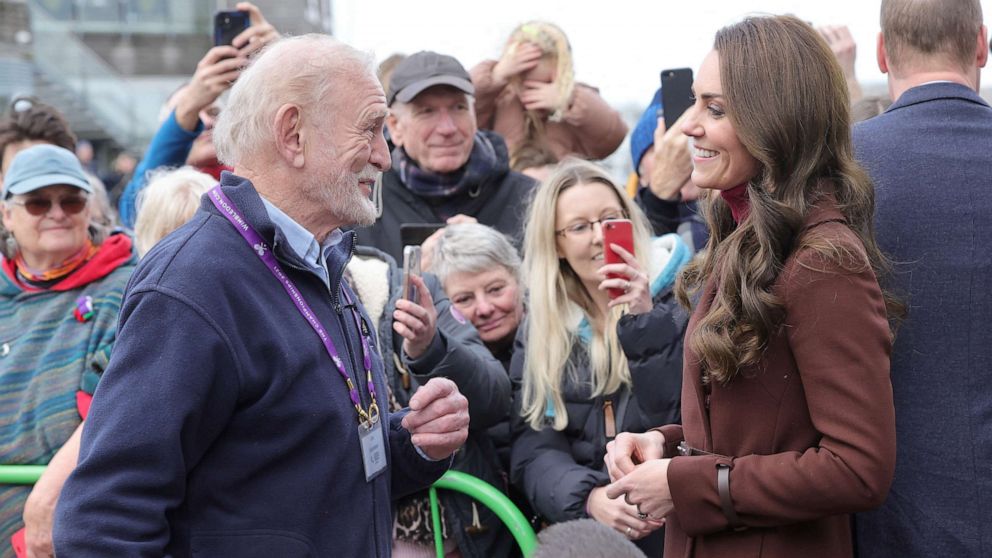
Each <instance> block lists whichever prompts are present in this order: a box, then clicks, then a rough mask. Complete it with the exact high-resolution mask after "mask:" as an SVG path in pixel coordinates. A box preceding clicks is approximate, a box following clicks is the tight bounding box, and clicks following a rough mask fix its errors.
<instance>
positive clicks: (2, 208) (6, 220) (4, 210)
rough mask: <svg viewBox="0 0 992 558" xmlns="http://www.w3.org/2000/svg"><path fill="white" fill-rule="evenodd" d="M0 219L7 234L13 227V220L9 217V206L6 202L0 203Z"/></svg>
mask: <svg viewBox="0 0 992 558" xmlns="http://www.w3.org/2000/svg"><path fill="white" fill-rule="evenodd" d="M0 218H2V220H3V227H4V228H5V229H7V231H8V232H9V231H10V230H11V228H12V227H13V226H14V220H13V217H12V216H11V210H10V204H9V203H7V202H0Z"/></svg>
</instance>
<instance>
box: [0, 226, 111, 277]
mask: <svg viewBox="0 0 992 558" xmlns="http://www.w3.org/2000/svg"><path fill="white" fill-rule="evenodd" d="M97 250H99V247H98V246H94V245H93V241H92V240H90V239H89V237H87V238H86V243H85V244H83V247H82V248H80V250H79V251H78V252H76V253H75V254H74V255H72V256H71V257H69V259H67V260H65V261H63V262H62V263H60V264H58V265H57V266H55V267H53V268H51V269H46V270H42V271H39V270H37V269H34V268H32V267H31V266H29V265H28V264H27V262H25V261H24V254H23V252H21V251H18V252H17V255H16V256H14V264H15V265H16V266H17V273H18V275H20V276H21V278H23V279H24V280H25V281H27V282H29V283H35V284H44V283H50V282H52V281H55V280H57V279H61V278H63V277H65V276H66V275H69V274H70V273H72V272H73V271H76V270H77V269H79V267H80V266H81V265H83V264H84V263H86V262H87V261H89V259H90V258H92V257H93V255H94V254H96V253H97Z"/></svg>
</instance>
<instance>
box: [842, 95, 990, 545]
mask: <svg viewBox="0 0 992 558" xmlns="http://www.w3.org/2000/svg"><path fill="white" fill-rule="evenodd" d="M854 145H855V151H856V155H857V158H858V160H859V161H860V162H861V164H862V165H864V166H865V168H866V169H867V170H868V172H869V174H870V175H871V178H872V180H873V181H874V183H875V188H876V211H875V226H876V231H877V235H878V241H879V243H880V245H881V247H882V249H883V250H884V251H885V252H886V253H887V254H888V255H889V256H890V257H891V258H892V259H893V260H894V261H895V274H894V276H893V278H892V283H891V285H892V286H895V287H896V288H897V294H900V295H901V296H902V297H903V298H904V300H905V302H907V303H908V306H909V316H908V319H907V320H906V321H905V322H904V323H903V325H902V327H901V328H900V329H899V331H898V334H897V337H896V341H895V345H894V348H893V351H894V352H893V355H892V388H893V394H894V398H895V408H896V440H897V463H896V476H895V481H894V482H893V484H892V489H891V492H890V493H889V497H888V500H887V501H886V503H885V504H884V505H883V506H882V507H881V508H880V509H878V510H876V511H873V512H869V513H863V514H860V515H859V516H858V517H857V518H856V524H857V543H858V551H859V554H860V555H861V556H864V557H872V558H876V557H888V556H892V557H897V556H898V557H903V556H975V557H977V556H992V328H990V327H989V323H988V322H989V320H990V319H992V107H990V106H989V105H988V104H987V103H986V102H985V101H984V100H982V98H981V97H979V96H978V95H977V94H975V92H974V91H973V90H971V89H969V88H967V87H965V86H963V85H959V84H956V83H948V82H941V83H931V84H926V85H920V86H918V87H914V88H912V89H910V90H908V91H906V92H905V93H903V95H902V96H901V97H899V99H898V100H897V101H896V102H895V103H894V104H893V105H892V106H891V107H889V109H888V110H887V111H885V113H883V114H881V115H879V116H877V117H875V118H872V119H870V120H867V121H865V122H862V123H860V124H858V125H856V126H855V127H854Z"/></svg>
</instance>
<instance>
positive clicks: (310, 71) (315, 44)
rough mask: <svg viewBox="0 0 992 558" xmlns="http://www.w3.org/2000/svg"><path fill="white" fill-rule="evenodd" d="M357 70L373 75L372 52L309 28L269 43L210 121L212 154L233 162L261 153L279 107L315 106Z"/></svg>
mask: <svg viewBox="0 0 992 558" xmlns="http://www.w3.org/2000/svg"><path fill="white" fill-rule="evenodd" d="M356 70H357V71H359V72H361V71H364V72H368V75H369V76H371V77H373V78H375V58H374V57H373V56H372V55H371V54H370V53H367V52H362V51H360V50H357V49H355V48H353V47H350V46H348V45H346V44H344V43H342V42H340V41H338V40H336V39H333V38H331V37H330V36H329V35H321V34H317V33H310V34H307V35H300V36H298V37H290V38H283V39H279V40H276V41H274V42H273V43H271V44H269V45H268V46H266V47H265V48H264V49H263V50H262V51H261V52H260V53H259V54H258V55H257V56H255V57H254V58H253V59H252V60H251V61H250V62H249V64H248V66H247V67H246V68H245V70H244V71H243V72H241V75H240V76H239V77H238V80H237V81H236V82H235V83H234V87H232V88H231V93H230V96H229V97H228V102H227V107H226V108H225V110H224V111H223V112H221V114H220V116H219V117H218V119H217V123H216V124H215V125H214V131H213V134H214V136H213V140H214V147H215V148H216V149H217V159H218V160H219V161H221V162H223V163H226V164H228V165H231V166H237V165H238V164H239V163H240V162H241V161H242V160H245V159H248V158H250V157H252V156H254V155H257V154H259V153H261V152H262V151H263V150H264V149H265V147H266V144H267V143H269V142H271V141H272V135H273V128H272V125H273V120H274V118H275V114H276V112H277V111H278V110H279V107H281V106H282V105H284V104H286V103H293V104H296V105H299V106H300V107H302V108H304V109H306V108H310V107H316V106H318V104H319V103H320V102H321V101H324V100H325V99H326V97H327V95H329V94H330V93H331V92H333V91H334V86H335V85H347V84H348V83H349V82H350V81H351V80H353V78H354V73H355V72H356Z"/></svg>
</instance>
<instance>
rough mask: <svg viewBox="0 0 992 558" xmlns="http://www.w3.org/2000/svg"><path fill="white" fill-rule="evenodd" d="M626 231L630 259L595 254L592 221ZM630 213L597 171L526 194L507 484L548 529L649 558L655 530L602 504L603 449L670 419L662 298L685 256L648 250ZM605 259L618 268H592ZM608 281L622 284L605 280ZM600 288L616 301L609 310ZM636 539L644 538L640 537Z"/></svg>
mask: <svg viewBox="0 0 992 558" xmlns="http://www.w3.org/2000/svg"><path fill="white" fill-rule="evenodd" d="M624 217H626V218H628V219H630V220H631V221H632V222H633V225H634V226H633V229H634V252H635V253H634V254H630V253H628V252H627V251H625V250H623V249H622V248H620V247H619V246H616V245H610V246H604V244H603V234H602V222H603V221H604V220H607V219H613V218H624ZM648 231H649V228H648V224H647V222H646V220H645V218H644V216H643V214H642V213H641V211H640V209H638V208H637V207H636V206H635V205H634V204H633V202H631V200H630V199H629V198H627V196H625V195H624V193H623V190H621V188H620V187H619V186H618V185H617V184H616V183H614V182H613V181H612V180H611V179H610V178H609V176H608V175H607V174H606V173H605V172H604V171H603V170H602V169H600V168H599V167H598V166H596V165H595V164H593V163H589V162H586V161H578V160H570V161H567V162H565V163H563V164H562V165H561V166H560V167H559V169H558V170H557V171H556V172H555V173H554V174H553V175H552V176H551V177H550V178H549V179H548V181H547V182H545V183H544V184H542V185H541V186H540V188H539V189H538V190H537V191H536V194H535V197H534V200H533V202H532V205H531V209H530V215H529V219H528V222H527V229H526V234H525V237H524V254H525V258H524V264H523V269H524V284H525V285H527V286H528V288H529V289H530V292H529V299H528V314H527V319H526V321H525V325H524V327H522V328H521V332H522V333H521V334H520V335H518V336H517V341H518V343H519V344H522V346H518V347H517V348H516V349H515V350H514V354H513V361H512V364H511V367H510V370H511V372H510V373H511V378H512V379H513V382H514V387H515V388H517V391H516V392H515V398H514V411H515V420H516V424H515V429H514V435H515V439H514V443H513V450H512V457H511V461H512V467H511V468H512V476H513V481H514V483H515V484H517V485H518V486H519V487H520V488H521V489H522V490H523V491H524V493H525V494H526V496H527V499H528V500H529V502H530V504H531V505H532V507H533V508H534V510H535V511H536V512H537V513H538V514H539V515H540V516H541V517H542V518H543V519H544V520H546V521H548V522H551V523H557V522H561V521H568V520H572V519H579V518H585V517H592V518H594V519H596V520H598V521H599V522H601V523H604V524H606V525H608V526H610V527H612V528H614V529H616V530H617V531H618V532H620V533H622V534H623V535H625V536H627V537H628V538H631V539H635V540H636V539H644V540H639V541H638V544H639V545H641V546H642V548H644V549H645V550H646V551H647V552H648V553H649V554H651V555H655V556H657V555H660V553H661V541H660V537H659V536H652V537H648V535H649V534H650V533H651V532H652V531H655V530H656V529H657V528H658V527H660V523H657V522H655V523H652V522H650V521H646V520H645V519H644V518H643V517H639V515H638V511H637V509H636V508H635V507H634V506H631V505H628V504H626V503H625V502H624V501H623V500H622V499H621V500H619V501H617V500H610V499H608V498H606V496H605V490H604V489H603V486H604V485H606V484H607V483H608V482H609V476H608V474H607V472H606V469H605V468H604V465H603V456H604V455H605V453H606V444H607V443H608V442H609V441H610V440H611V439H613V437H615V436H616V434H617V433H619V432H623V431H632V432H643V431H644V430H646V429H647V428H650V427H651V425H652V424H654V421H656V420H658V419H660V418H661V417H667V418H668V419H669V420H673V421H676V422H677V421H678V420H679V395H680V391H681V385H682V384H681V380H680V376H681V374H682V359H681V356H680V353H681V350H682V342H681V339H682V332H683V330H684V327H685V317H684V315H677V314H676V313H675V312H677V310H676V305H675V303H674V300H673V296H672V285H673V282H674V278H675V275H676V272H677V271H678V270H679V269H680V268H681V267H682V266H683V265H684V264H685V263H686V262H687V261H688V259H689V250H688V248H687V247H686V246H685V244H683V243H682V241H681V240H680V239H679V237H678V236H677V235H674V234H670V235H665V236H663V237H659V238H657V239H654V240H652V239H651V238H650V236H649V232H648ZM610 249H612V250H613V251H614V252H615V253H616V254H618V255H619V256H621V258H622V259H623V261H624V263H622V264H611V265H603V256H604V253H605V252H606V250H610ZM607 273H614V274H619V275H621V276H622V277H621V278H606V274H607ZM609 288H613V289H622V290H623V291H625V292H624V294H623V295H622V296H619V297H618V298H615V299H611V298H610V296H609V294H608V292H607V290H606V289H609ZM645 537H647V538H645Z"/></svg>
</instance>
